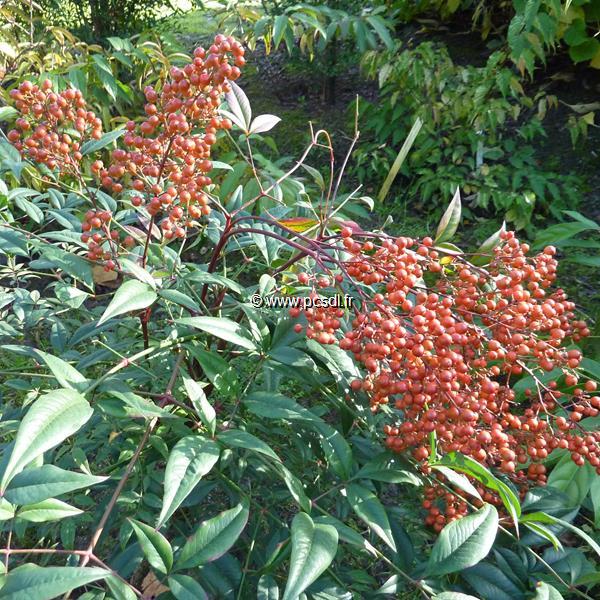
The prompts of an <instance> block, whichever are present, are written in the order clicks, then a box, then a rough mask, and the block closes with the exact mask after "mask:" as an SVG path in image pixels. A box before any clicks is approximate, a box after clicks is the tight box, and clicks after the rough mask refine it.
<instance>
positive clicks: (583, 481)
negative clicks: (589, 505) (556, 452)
mask: <svg viewBox="0 0 600 600" xmlns="http://www.w3.org/2000/svg"><path fill="white" fill-rule="evenodd" d="M595 476H596V473H595V471H594V468H593V467H592V466H591V465H590V464H589V463H586V464H584V465H583V466H581V467H580V466H578V465H576V464H575V463H574V462H573V460H572V459H571V455H570V454H568V453H567V454H565V455H564V456H563V457H562V458H561V459H560V460H559V461H558V463H557V464H556V465H555V466H554V468H553V469H552V471H551V472H550V475H549V476H548V482H547V485H548V486H551V487H554V488H556V489H559V490H560V491H561V492H564V493H565V494H566V495H567V496H568V497H569V499H570V500H571V504H572V506H578V505H580V504H581V503H582V502H583V500H584V498H585V497H586V496H587V495H588V492H589V491H590V486H591V485H592V481H593V480H594V478H595Z"/></svg>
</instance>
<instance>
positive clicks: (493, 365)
mask: <svg viewBox="0 0 600 600" xmlns="http://www.w3.org/2000/svg"><path fill="white" fill-rule="evenodd" d="M356 237H358V236H356ZM363 238H364V239H363V241H358V240H356V239H354V237H353V233H352V231H351V230H349V229H346V230H343V231H342V240H343V246H344V248H345V250H346V252H347V254H348V255H349V256H350V258H348V259H346V260H344V261H343V263H340V265H339V266H340V269H341V270H342V271H343V272H344V273H345V275H346V276H347V277H349V278H350V279H351V280H352V282H353V284H355V285H356V286H357V287H358V289H360V290H361V293H362V294H363V295H364V293H365V290H370V296H369V297H368V299H367V300H366V301H364V302H363V305H362V310H361V311H358V312H357V314H355V315H354V318H353V320H352V322H351V326H350V328H349V329H348V330H347V331H344V332H343V334H341V333H340V331H341V324H340V316H339V314H338V312H337V310H335V311H332V309H329V308H322V309H319V311H314V310H313V311H304V315H305V317H306V319H307V321H308V326H307V328H306V334H307V336H308V337H310V338H314V339H316V340H317V341H320V342H322V343H328V344H329V343H334V342H336V341H338V339H339V341H338V343H339V345H340V347H341V348H342V349H344V350H347V351H350V352H352V354H353V355H354V358H355V359H356V361H357V362H358V363H359V364H360V365H362V366H363V367H364V369H365V372H366V373H365V376H364V377H363V378H362V379H357V380H355V381H353V382H352V389H353V390H355V391H359V390H362V391H363V392H365V393H366V394H367V395H368V397H369V399H370V403H371V408H372V410H374V411H375V410H377V409H378V407H380V406H381V405H384V404H388V403H390V404H391V405H392V406H394V407H395V409H396V411H395V412H394V415H395V417H396V420H395V423H393V424H390V425H387V426H386V427H385V434H386V440H385V444H386V446H387V447H388V448H389V449H390V450H392V451H394V452H406V451H409V452H411V453H412V455H413V457H414V458H415V459H416V460H417V461H419V462H420V463H421V464H422V466H423V469H424V471H425V472H429V471H430V470H429V468H428V466H427V462H428V460H429V458H430V456H429V455H430V449H431V444H430V440H431V434H434V435H435V439H436V443H437V449H438V451H439V452H440V453H442V454H445V453H449V452H452V451H457V452H460V453H462V454H465V455H467V456H470V457H472V458H474V459H475V460H477V461H479V462H480V463H483V464H485V465H487V466H489V467H493V468H497V469H499V470H500V471H501V472H503V473H504V474H505V475H506V476H508V477H510V478H511V479H512V480H513V481H514V482H515V484H517V485H518V486H520V487H521V489H524V486H525V487H526V486H527V485H528V482H532V481H535V482H537V483H541V484H543V483H544V482H545V478H546V475H545V473H546V471H545V467H544V466H543V465H541V464H539V463H540V461H542V460H544V459H545V458H546V457H547V456H548V454H549V453H550V452H551V451H552V450H553V449H555V448H565V449H568V450H569V451H570V452H571V457H572V459H573V460H574V462H575V463H577V464H579V465H581V464H583V463H584V462H585V461H587V462H589V463H590V464H591V465H592V466H594V467H595V468H596V470H597V471H598V472H599V473H600V432H598V431H589V432H587V431H585V430H584V429H583V428H581V427H580V426H579V421H580V420H581V419H582V418H583V417H592V416H596V415H597V414H598V412H599V409H600V397H598V396H595V395H594V392H595V391H596V383H595V382H594V381H591V380H587V381H582V378H581V376H580V374H579V371H578V367H579V366H580V363H581V359H582V356H581V352H580V351H579V350H577V349H576V348H570V349H569V348H567V347H566V346H567V343H568V342H569V340H572V341H575V342H576V341H578V340H580V339H581V338H583V337H585V336H587V335H589V333H590V332H589V329H588V328H587V327H586V325H585V322H583V321H580V320H578V319H576V316H575V313H574V309H575V306H574V304H573V303H572V302H569V301H568V300H567V298H566V295H565V294H564V292H563V291H562V290H557V291H554V292H552V291H550V289H549V288H550V286H551V285H552V283H553V282H554V280H555V277H556V266H557V261H556V259H555V249H554V248H552V247H548V248H546V249H545V250H544V251H543V252H542V253H540V254H538V255H536V256H533V257H529V256H528V252H529V247H528V245H527V244H523V243H520V242H519V241H518V240H517V239H516V237H515V236H514V234H513V233H512V232H506V233H503V234H502V236H501V243H500V244H499V246H498V247H497V248H496V249H495V250H494V252H493V256H492V257H491V259H490V262H489V264H488V265H487V266H486V268H485V269H484V268H481V267H477V266H474V265H472V264H470V263H469V262H468V261H467V260H466V259H465V257H464V256H462V255H459V254H456V255H455V254H444V255H443V256H440V251H439V250H437V249H435V248H434V247H433V241H432V240H431V239H430V238H425V239H424V240H422V241H417V240H414V239H410V238H404V237H401V238H397V239H392V238H384V239H383V240H381V241H380V242H375V241H374V240H375V238H374V237H370V238H369V237H367V236H363ZM304 277H305V278H306V275H304ZM298 329H301V327H300V328H297V330H298ZM322 332H325V333H326V336H322V335H321V333H322ZM544 372H552V373H553V375H554V377H551V378H550V380H549V381H548V378H544V382H545V383H543V382H542V380H541V379H540V376H541V374H542V373H544ZM527 376H532V384H531V387H530V388H529V389H527V390H525V393H524V398H523V399H521V398H519V397H517V394H516V393H515V391H514V390H513V389H512V387H511V385H512V384H513V383H514V382H515V380H516V379H518V378H521V377H527ZM559 384H560V387H561V388H562V389H563V390H566V391H562V392H561V391H559V389H558V388H559ZM527 463H530V464H529V466H527V468H525V466H526V465H527ZM434 487H435V486H434ZM438 492H439V493H440V494H442V492H441V491H440V490H438V489H437V488H436V489H435V490H434V491H433V492H429V493H430V494H433V495H435V494H437V493H438ZM428 501H429V499H428ZM463 502H464V499H463V498H460V497H457V499H456V500H453V501H452V502H450V503H449V504H448V506H451V507H452V510H451V511H450V512H451V515H449V516H454V517H455V516H457V515H458V516H460V515H461V514H463V513H464V511H463V508H462V507H463ZM432 506H434V505H432ZM436 510H437V508H436ZM430 516H431V517H432V519H430V521H431V524H432V525H433V524H437V525H439V524H440V523H442V522H446V517H443V515H442V516H440V514H439V511H438V512H436V514H433V513H430ZM442 517H443V518H442Z"/></svg>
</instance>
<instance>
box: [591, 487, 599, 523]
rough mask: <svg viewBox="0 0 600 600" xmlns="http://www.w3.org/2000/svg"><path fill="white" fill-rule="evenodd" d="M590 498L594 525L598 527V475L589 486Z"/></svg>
mask: <svg viewBox="0 0 600 600" xmlns="http://www.w3.org/2000/svg"><path fill="white" fill-rule="evenodd" d="M590 498H591V499H592V505H593V506H594V525H595V527H596V529H600V477H594V481H592V485H591V487H590Z"/></svg>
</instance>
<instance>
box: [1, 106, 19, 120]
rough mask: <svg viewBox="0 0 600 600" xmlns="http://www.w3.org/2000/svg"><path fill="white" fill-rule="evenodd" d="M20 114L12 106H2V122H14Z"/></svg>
mask: <svg viewBox="0 0 600 600" xmlns="http://www.w3.org/2000/svg"><path fill="white" fill-rule="evenodd" d="M18 114H19V113H18V111H17V110H16V109H15V108H13V107H12V106H0V121H12V120H13V119H14V118H15V117H16V116H17V115H18Z"/></svg>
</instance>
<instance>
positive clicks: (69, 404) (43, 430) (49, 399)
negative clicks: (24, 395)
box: [0, 389, 93, 495]
mask: <svg viewBox="0 0 600 600" xmlns="http://www.w3.org/2000/svg"><path fill="white" fill-rule="evenodd" d="M92 413H93V410H92V409H91V408H90V405H89V404H88V402H87V400H86V399H85V398H84V397H83V396H82V395H81V394H78V393H77V392H75V391H74V390H66V389H60V390H52V391H51V392H48V393H47V394H44V395H43V396H40V398H38V399H37V400H36V401H35V402H34V403H33V404H32V406H31V408H30V409H29V411H28V412H27V414H26V415H25V417H23V420H22V421H21V424H20V426H19V430H18V431H17V436H16V438H15V442H14V445H13V449H12V452H11V455H10V459H9V461H8V464H7V465H6V467H5V469H4V473H3V475H2V479H1V480H0V494H1V495H4V492H5V491H6V487H7V485H8V484H9V483H10V481H11V479H12V478H13V477H14V476H15V475H16V474H17V473H20V472H21V471H22V470H23V469H24V468H25V466H26V465H28V464H29V463H30V462H31V461H32V460H34V459H36V458H37V457H38V456H40V455H42V454H43V453H44V452H46V451H47V450H50V449H51V448H54V446H57V445H58V444H60V443H61V442H62V441H63V440H65V439H66V438H68V437H69V436H70V435H72V434H74V433H75V432H76V431H78V430H79V429H80V428H81V427H82V426H83V425H84V424H85V423H86V422H87V421H88V419H89V418H90V417H91V416H92Z"/></svg>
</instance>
